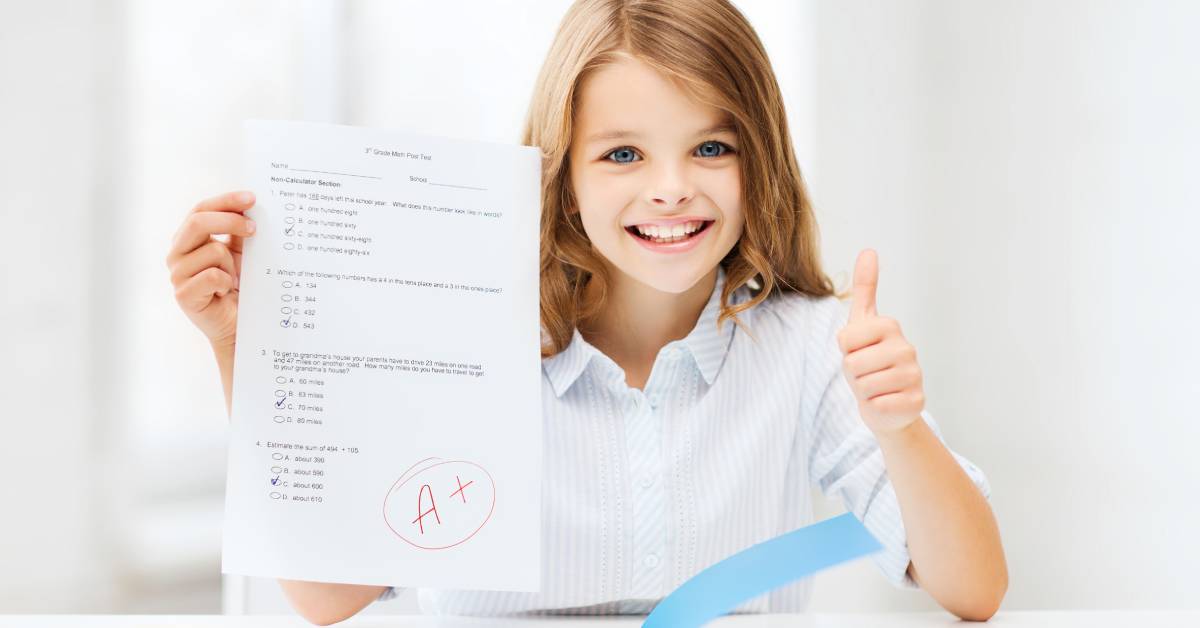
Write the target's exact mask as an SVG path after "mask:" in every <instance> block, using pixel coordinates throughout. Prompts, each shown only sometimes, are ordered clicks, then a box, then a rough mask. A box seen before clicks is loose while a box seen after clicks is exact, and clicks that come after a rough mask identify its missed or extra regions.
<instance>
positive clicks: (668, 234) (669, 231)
mask: <svg viewBox="0 0 1200 628" xmlns="http://www.w3.org/2000/svg"><path fill="white" fill-rule="evenodd" d="M703 224H704V222H702V221H696V220H693V221H690V222H684V223H679V224H676V225H672V226H670V227H660V226H658V225H634V228H635V229H637V231H638V233H640V234H642V235H644V236H646V237H650V238H655V239H664V238H681V237H683V236H685V235H689V234H692V233H695V232H696V231H697V230H699V229H700V227H701V226H702V225H703Z"/></svg>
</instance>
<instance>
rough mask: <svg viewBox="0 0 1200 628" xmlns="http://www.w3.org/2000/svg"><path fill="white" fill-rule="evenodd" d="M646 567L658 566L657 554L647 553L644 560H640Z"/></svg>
mask: <svg viewBox="0 0 1200 628" xmlns="http://www.w3.org/2000/svg"><path fill="white" fill-rule="evenodd" d="M642 562H643V563H645V564H646V566H647V567H650V568H654V567H657V566H658V554H647V555H646V558H645V560H643V561H642Z"/></svg>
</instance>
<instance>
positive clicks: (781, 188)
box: [521, 0, 844, 358]
mask: <svg viewBox="0 0 1200 628" xmlns="http://www.w3.org/2000/svg"><path fill="white" fill-rule="evenodd" d="M617 53H625V54H628V55H631V56H633V57H634V58H637V59H639V60H641V61H643V62H644V63H646V64H648V65H650V66H651V67H653V68H655V69H656V70H658V71H660V72H662V73H663V74H664V76H666V77H668V78H669V79H670V80H672V81H673V82H674V83H675V84H676V85H678V86H679V87H680V88H682V89H683V90H685V93H687V94H688V95H689V96H690V97H693V98H695V99H696V100H697V101H698V102H701V103H704V104H707V105H710V106H713V107H715V108H717V109H719V110H722V111H725V112H727V113H729V114H730V115H731V116H732V118H733V121H734V127H735V129H736V131H737V135H738V140H739V144H740V146H739V153H740V154H739V156H738V162H739V167H740V168H741V170H740V173H741V181H742V195H743V196H742V198H743V200H744V203H743V206H744V207H745V212H744V213H745V227H744V229H743V232H742V236H741V238H740V239H739V240H738V242H737V243H736V244H735V245H734V247H733V248H732V249H731V250H730V252H729V254H728V255H726V256H725V258H724V259H722V260H721V262H720V263H721V265H722V266H723V267H724V268H725V272H726V278H727V281H726V283H725V286H724V289H723V290H722V291H721V313H720V315H719V316H718V318H717V326H718V329H719V328H720V325H721V323H723V322H724V321H726V320H728V319H732V320H733V322H734V323H735V324H737V325H739V326H741V325H742V322H741V321H740V320H739V319H738V317H737V314H738V313H739V312H741V311H744V310H746V309H749V308H751V307H753V306H755V305H757V304H759V303H761V302H762V301H763V300H765V299H767V298H768V297H770V296H771V295H774V294H777V293H779V292H782V291H792V292H801V293H805V294H808V295H812V296H815V297H823V296H829V295H834V294H835V291H834V287H833V283H832V282H831V281H830V279H829V277H828V276H826V275H825V273H824V272H823V271H822V269H821V262H820V254H819V251H818V241H819V236H818V232H817V225H816V220H815V218H814V216H813V211H812V206H811V205H810V203H809V199H808V193H807V192H806V190H805V185H804V181H803V179H802V178H801V176H800V167H799V166H798V165H797V163H796V157H795V152H794V150H793V148H792V144H791V139H790V137H789V134H788V125H787V114H786V113H785V111H784V106H783V97H782V94H781V93H780V90H779V85H778V83H777V82H776V80H775V74H774V72H773V70H772V69H771V63H770V61H769V60H768V58H767V53H766V50H764V48H763V45H762V42H760V41H759V39H758V36H757V34H756V33H755V32H754V29H753V28H751V26H750V23H749V22H747V21H746V18H745V17H744V16H743V15H742V14H741V12H739V11H738V10H737V9H736V8H735V7H734V6H733V5H731V4H730V3H729V2H727V1H725V0H578V1H577V2H575V3H574V4H572V5H571V7H570V8H569V9H568V10H567V13H566V15H565V16H564V17H563V19H562V22H561V23H560V24H559V28H558V33H557V34H556V35H555V38H554V42H553V43H552V44H551V46H550V51H549V52H548V54H547V55H546V60H545V63H544V64H543V65H542V69H541V71H540V72H539V74H538V78H537V83H536V85H535V87H534V90H533V97H532V99H531V101H530V104H529V111H528V114H527V117H526V121H525V126H524V130H523V132H522V140H521V143H522V144H524V145H526V146H536V147H539V148H540V149H541V153H542V216H541V284H540V289H541V323H542V330H543V331H542V357H543V358H545V357H549V356H552V355H554V354H556V353H559V352H560V351H562V350H563V349H565V348H566V347H567V345H568V344H569V343H570V341H571V337H572V335H573V333H574V330H575V328H576V326H577V325H578V324H579V323H580V322H581V321H587V320H589V319H591V318H592V317H593V316H595V315H596V314H597V313H598V312H599V311H600V309H601V307H602V306H603V304H604V298H605V295H607V294H608V287H609V286H610V285H611V283H610V278H609V277H608V274H607V273H608V271H607V269H606V267H605V265H604V263H603V262H602V257H601V254H600V253H599V252H598V251H597V250H596V249H594V248H593V247H592V244H591V241H590V240H588V238H587V237H586V235H585V234H584V229H583V224H582V222H580V219H579V213H578V212H568V211H567V209H569V208H572V207H574V206H575V195H574V192H573V190H572V189H571V180H570V176H569V164H568V155H569V149H570V144H571V134H572V123H573V118H574V111H575V107H576V98H577V94H578V92H579V86H580V85H581V84H582V82H583V81H584V79H586V78H587V76H588V75H589V74H590V73H592V72H594V71H595V70H596V69H598V68H600V67H603V66H604V65H605V64H607V63H611V62H612V61H614V60H615V55H616V54H617ZM590 282H596V284H597V285H596V286H594V289H593V290H592V292H593V294H594V296H593V297H585V294H586V292H585V290H584V288H585V286H587V285H588V284H589V283H590ZM747 284H748V285H749V286H750V288H751V295H752V297H751V299H749V300H747V301H745V302H743V303H739V304H737V305H733V306H731V305H730V304H729V299H730V296H731V295H732V294H733V292H734V291H735V290H737V289H738V288H740V287H741V286H743V285H747ZM837 296H839V297H841V298H844V296H843V295H837Z"/></svg>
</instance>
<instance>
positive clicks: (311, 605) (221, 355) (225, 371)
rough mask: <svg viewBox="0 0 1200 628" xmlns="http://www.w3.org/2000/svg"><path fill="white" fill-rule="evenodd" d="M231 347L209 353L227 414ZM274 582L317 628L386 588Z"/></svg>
mask: <svg viewBox="0 0 1200 628" xmlns="http://www.w3.org/2000/svg"><path fill="white" fill-rule="evenodd" d="M233 347H234V345H233V343H228V344H213V354H214V355H216V358H217V367H218V368H219V369H220V370H221V385H222V387H223V388H224V389H225V411H226V412H231V411H232V410H231V408H232V407H233ZM231 418H232V417H231ZM278 580H279V586H280V587H282V588H283V593H284V596H285V597H287V599H288V603H290V604H291V605H292V608H294V609H296V612H297V613H299V614H300V616H301V617H303V618H304V619H306V620H308V622H309V623H312V624H316V625H318V626H328V625H329V624H335V623H337V622H340V621H342V620H344V619H347V618H350V617H353V616H354V615H356V614H358V612H359V611H361V610H362V609H364V608H366V607H367V606H368V605H370V604H371V602H374V601H375V599H376V598H378V597H379V596H380V595H381V594H382V593H383V591H384V590H385V589H387V587H386V586H372V585H362V584H339V583H334V582H309V581H306V580H285V579H283V578H279V579H278Z"/></svg>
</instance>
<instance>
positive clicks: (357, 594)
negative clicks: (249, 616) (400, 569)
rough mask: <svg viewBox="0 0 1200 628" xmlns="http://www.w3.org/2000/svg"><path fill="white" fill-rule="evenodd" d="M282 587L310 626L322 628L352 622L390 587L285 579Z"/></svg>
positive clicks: (281, 581)
mask: <svg viewBox="0 0 1200 628" xmlns="http://www.w3.org/2000/svg"><path fill="white" fill-rule="evenodd" d="M279 586H280V587H282V588H283V593H284V595H285V596H287V598H288V602H290V603H291V605H292V608H295V609H296V612H297V613H299V614H300V616H301V617H303V618H304V619H306V620H308V621H309V623H313V624H316V625H318V626H328V625H329V624H336V623H337V622H340V621H342V620H344V619H349V618H350V617H353V616H354V615H356V614H358V612H359V611H361V610H362V609H364V608H366V607H367V606H368V605H370V604H371V602H374V601H375V599H376V598H378V597H379V596H380V595H381V594H382V593H383V591H384V590H385V589H387V587H385V586H372V585H366V584H336V583H327V582H308V581H306V580H284V579H283V578H279Z"/></svg>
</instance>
